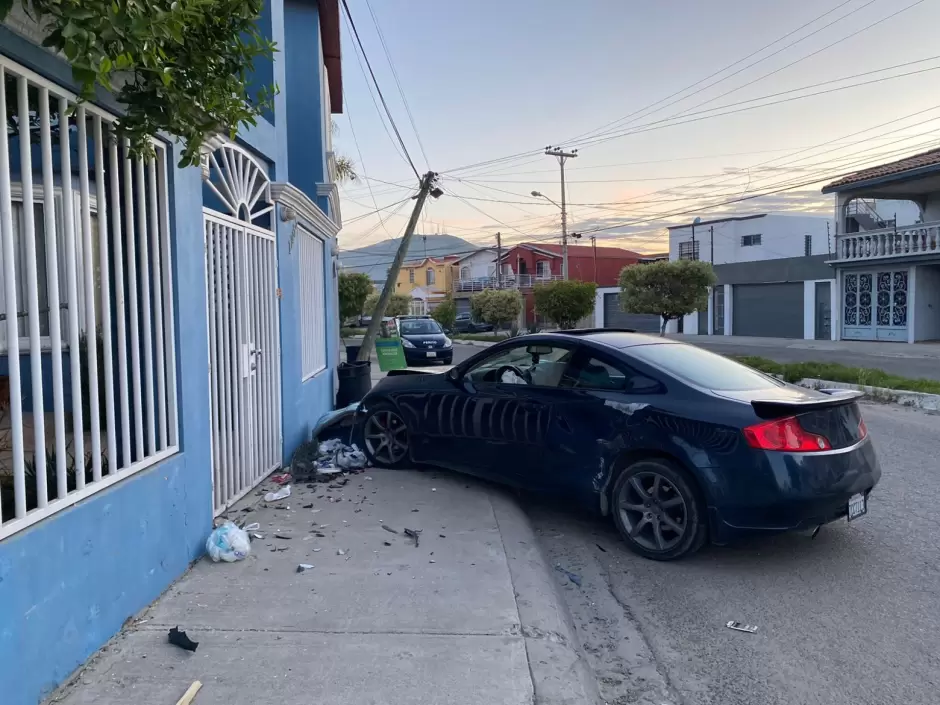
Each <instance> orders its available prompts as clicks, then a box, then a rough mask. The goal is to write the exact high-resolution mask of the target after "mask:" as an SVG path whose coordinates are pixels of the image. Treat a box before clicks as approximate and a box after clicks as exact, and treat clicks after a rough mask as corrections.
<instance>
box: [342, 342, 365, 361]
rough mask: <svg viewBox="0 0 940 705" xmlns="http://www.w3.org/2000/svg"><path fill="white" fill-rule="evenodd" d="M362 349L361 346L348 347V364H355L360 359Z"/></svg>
mask: <svg viewBox="0 0 940 705" xmlns="http://www.w3.org/2000/svg"><path fill="white" fill-rule="evenodd" d="M361 349H362V346H361V345H347V346H346V362H355V361H356V358H357V357H359V351H360V350H361Z"/></svg>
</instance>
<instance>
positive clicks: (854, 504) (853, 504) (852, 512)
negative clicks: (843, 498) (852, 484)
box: [849, 494, 868, 521]
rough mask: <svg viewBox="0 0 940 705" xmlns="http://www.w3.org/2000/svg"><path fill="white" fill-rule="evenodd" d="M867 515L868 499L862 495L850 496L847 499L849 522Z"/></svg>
mask: <svg viewBox="0 0 940 705" xmlns="http://www.w3.org/2000/svg"><path fill="white" fill-rule="evenodd" d="M865 514H868V498H867V497H866V496H865V495H864V494H856V495H852V497H850V498H849V521H852V520H853V519H858V518H859V517H860V516H864V515H865Z"/></svg>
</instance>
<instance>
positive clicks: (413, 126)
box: [366, 0, 431, 169]
mask: <svg viewBox="0 0 940 705" xmlns="http://www.w3.org/2000/svg"><path fill="white" fill-rule="evenodd" d="M366 7H368V8H369V14H370V15H372V22H373V24H374V25H375V30H376V33H377V34H378V35H379V41H380V42H381V43H382V49H383V50H384V51H385V58H386V59H388V66H389V68H390V69H391V70H392V76H393V77H394V78H395V85H397V86H398V94H399V95H400V96H401V102H402V104H403V105H404V106H405V112H406V113H407V114H408V120H409V121H410V122H411V129H412V130H413V131H414V133H415V139H416V140H418V147H419V148H420V149H421V156H422V157H424V162H425V164H427V165H428V168H429V169H430V168H431V167H430V160H428V154H427V152H425V151H424V143H423V142H422V141H421V135H420V134H419V133H418V126H417V125H416V124H415V117H414V115H413V114H412V112H411V106H409V105H408V99H407V98H406V97H405V91H404V89H403V88H402V87H401V80H400V79H399V78H398V71H397V70H396V69H395V62H394V61H392V54H391V52H390V51H389V50H388V44H386V42H385V33H384V32H382V27H381V26H380V25H379V19H378V17H376V15H375V11H374V10H373V9H372V3H371V2H369V0H366Z"/></svg>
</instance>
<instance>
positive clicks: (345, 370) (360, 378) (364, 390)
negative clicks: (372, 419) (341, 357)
mask: <svg viewBox="0 0 940 705" xmlns="http://www.w3.org/2000/svg"><path fill="white" fill-rule="evenodd" d="M371 372H372V363H371V362H343V363H340V366H339V367H338V368H337V370H336V373H337V375H338V376H339V391H338V392H337V393H336V407H337V408H339V409H342V408H343V407H346V406H349V405H350V404H353V403H354V402H358V401H362V399H363V398H364V397H365V395H366V394H368V393H369V390H370V389H372V375H371Z"/></svg>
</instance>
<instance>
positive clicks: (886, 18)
mask: <svg viewBox="0 0 940 705" xmlns="http://www.w3.org/2000/svg"><path fill="white" fill-rule="evenodd" d="M849 1H850V0H849ZM876 1H877V0H869V2H867V3H866V4H865V5H862V6H861V7H859V8H856V9H855V10H853V12H857V11H858V10H860V9H863V8H864V7H867V6H868V5H870V4H872V3H873V2H876ZM923 2H924V0H916V2H914V3H912V4H910V5H908V6H906V7H904V8H901V9H900V10H897V11H895V12H893V13H892V14H890V15H888V16H887V17H884V18H882V19H880V20H877V21H876V22H874V23H872V24H870V25H867V26H866V27H863V28H862V29H860V30H856V31H855V32H852V33H851V34H849V35H846V36H845V37H842V38H841V39H838V40H836V41H835V42H832V43H830V44H828V45H826V46H825V47H823V48H822V49H819V50H817V51H815V52H812V53H811V54H808V55H806V56H803V57H801V58H800V59H797V60H796V61H794V62H791V63H789V64H787V65H785V66H783V67H781V68H779V69H776V70H775V71H772V72H770V73H768V74H765V75H763V76H761V77H759V78H757V79H754V80H753V81H750V82H748V83H746V84H744V85H742V86H738V87H737V88H734V89H732V90H730V91H727V92H725V93H722V94H721V95H719V96H715V97H714V98H712V99H709V100H708V101H705V102H703V103H699V104H697V105H695V106H692V108H690V109H694V108H696V107H699V106H700V105H705V104H706V103H708V102H712V101H713V100H717V99H718V98H721V97H724V96H726V95H729V94H730V93H733V92H736V91H738V90H741V89H742V88H745V87H747V86H749V85H751V84H753V83H755V82H757V81H760V80H763V79H764V78H767V77H769V76H772V75H774V74H776V73H779V72H780V71H783V70H785V69H787V68H789V67H791V66H793V65H795V64H797V63H799V62H801V61H804V60H806V59H808V58H811V57H813V56H815V55H817V54H819V53H821V52H823V51H825V50H826V49H829V48H831V47H833V46H835V45H837V44H839V43H841V42H844V41H846V40H848V39H850V38H852V37H854V36H856V35H858V34H860V33H862V32H864V31H867V30H868V29H871V28H872V27H874V26H876V25H878V24H880V23H882V22H885V21H887V20H889V19H891V18H893V17H895V16H897V15H899V14H901V13H903V12H906V11H907V10H910V9H911V8H913V7H915V6H917V5H919V4H921V3H923ZM846 4H848V2H843V3H842V4H840V5H838V6H836V7H835V8H833V9H832V10H830V11H829V12H826V13H824V14H823V15H820V16H819V17H817V18H816V19H814V20H813V21H812V22H809V23H807V24H806V25H803V26H802V27H800V28H798V29H796V30H793V32H790V33H788V34H787V35H784V36H783V37H781V38H780V39H778V40H776V41H775V42H771V44H769V45H767V46H765V47H763V48H762V49H759V50H758V51H757V52H754V53H752V54H751V55H749V56H748V57H745V58H744V59H741V60H739V61H736V62H734V63H733V64H731V65H729V66H728V67H725V68H724V69H722V70H720V71H718V72H716V73H715V74H712V76H715V75H717V74H720V73H723V72H724V71H726V70H727V69H728V68H731V67H732V66H735V65H737V64H738V63H740V62H741V61H746V60H747V59H748V58H750V57H751V56H754V55H755V54H759V53H760V52H761V51H764V50H765V49H767V48H769V47H770V46H773V44H776V43H778V42H779V41H782V40H783V39H785V38H786V37H788V36H791V35H792V34H794V33H795V32H798V31H800V30H801V29H803V28H805V27H806V26H809V25H811V24H813V23H814V22H816V21H818V20H819V19H821V18H822V17H825V16H826V15H828V14H831V13H832V12H834V11H836V10H838V9H840V8H841V7H843V6H844V5H846ZM847 16H848V15H843V16H841V17H840V18H839V19H838V20H835V21H833V22H831V23H829V24H827V25H825V26H824V27H822V28H820V29H819V30H816V31H814V32H813V33H811V34H809V35H806V37H803V38H802V39H800V40H798V41H797V42H792V43H791V44H789V45H787V46H786V47H783V49H781V50H778V51H777V52H774V54H771V55H770V56H773V55H775V54H778V53H780V51H783V50H784V49H787V48H789V47H790V46H792V45H794V44H796V43H798V42H799V41H802V40H803V39H805V38H807V37H810V36H813V35H814V34H817V33H818V32H819V31H821V30H822V29H826V28H827V27H829V26H831V25H832V24H835V23H837V22H839V21H841V20H842V19H844V18H845V17H847ZM770 56H768V57H765V58H770ZM757 63H760V61H757V62H752V64H749V65H748V66H746V67H744V69H746V68H749V67H750V66H752V65H755V64H757ZM744 69H741V70H739V71H737V72H735V73H734V74H732V76H733V75H737V74H738V73H740V72H741V71H743V70H744ZM710 77H711V76H710ZM710 77H706V78H705V79H702V80H703V81H704V80H708V78H710ZM730 77H731V76H727V77H725V79H722V80H726V79H727V78H730ZM720 82H721V81H716V82H714V83H712V84H709V86H705V87H704V88H702V89H700V90H699V91H695V92H694V93H691V94H689V95H687V96H684V97H683V98H682V99H680V100H684V99H685V98H689V97H691V96H692V95H695V94H697V93H700V92H701V91H702V90H705V89H707V88H709V87H711V86H712V85H716V84H717V83H720ZM698 83H701V81H699V82H696V83H695V84H692V85H691V86H688V87H686V88H684V89H682V90H681V91H679V92H678V93H674V94H673V95H672V96H669V97H667V98H664V99H662V100H661V101H657V103H653V104H651V105H650V106H647V107H646V108H642V109H640V110H638V111H635V112H634V113H631V114H630V115H627V116H625V117H624V118H621V119H619V120H616V121H614V123H608V125H610V124H618V123H623V122H624V121H625V120H626V119H627V118H630V117H632V116H635V115H638V114H640V113H644V112H647V111H648V110H649V108H651V107H653V106H655V105H657V104H658V103H661V102H663V101H666V100H668V99H669V98H671V97H674V96H675V95H678V94H679V93H683V92H685V91H686V90H688V89H689V88H692V87H694V86H695V85H698ZM674 102H679V101H674ZM672 104H674V103H670V104H669V105H672ZM663 107H668V105H667V106H663ZM685 112H688V111H680V112H679V113H677V114H676V115H673V116H672V118H666V120H668V119H674V118H677V117H681V116H682V115H683V114H684V113H685ZM627 124H629V123H627ZM604 127H606V125H605V126H604ZM602 129H603V127H602V128H598V130H602ZM598 130H593V131H590V132H588V133H584V135H591V134H592V133H597V132H598ZM642 131H645V130H642ZM601 134H603V133H601ZM626 134H633V132H628V133H626ZM600 136H601V135H595V137H594V138H593V139H595V140H597V141H592V142H587V143H586V144H597V143H599V142H600V141H603V140H599V139H598V138H599V137H600ZM576 139H577V138H576ZM568 142H573V140H568ZM537 153H538V151H537V150H533V151H528V152H519V153H517V154H514V155H509V156H507V157H501V158H496V159H491V160H487V161H484V162H477V163H476V164H471V165H466V166H464V167H457V168H455V169H450V170H449V171H448V172H447V173H454V172H457V171H463V170H467V169H471V168H474V167H478V166H482V165H487V164H496V163H500V162H504V161H507V160H513V159H519V158H523V157H528V156H534V155H535V154H537Z"/></svg>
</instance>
